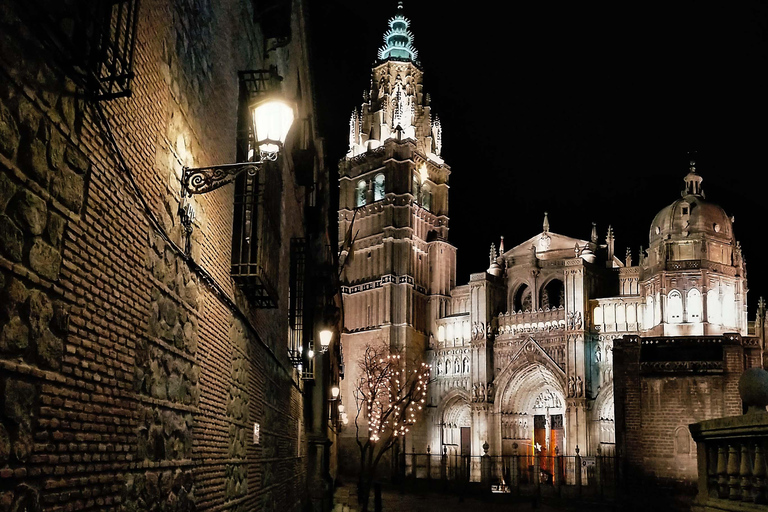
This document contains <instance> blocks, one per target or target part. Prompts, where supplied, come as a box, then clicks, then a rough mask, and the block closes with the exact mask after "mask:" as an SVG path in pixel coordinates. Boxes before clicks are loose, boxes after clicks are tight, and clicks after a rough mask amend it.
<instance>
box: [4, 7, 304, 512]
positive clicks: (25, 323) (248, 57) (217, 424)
mask: <svg viewBox="0 0 768 512" xmlns="http://www.w3.org/2000/svg"><path fill="white" fill-rule="evenodd" d="M193 4H194V5H196V6H197V8H200V9H201V11H200V12H202V13H208V14H211V16H202V15H200V16H194V15H193V12H192V11H188V10H185V9H189V8H191V6H193ZM248 5H249V3H248V2H237V1H228V2H222V3H220V4H215V8H216V9H217V12H216V13H213V12H211V9H213V8H214V7H213V6H212V5H211V4H209V3H208V2H205V1H204V0H199V1H195V2H186V3H179V2H169V1H165V0H145V1H143V2H142V7H141V16H140V21H139V27H138V36H137V37H138V43H137V49H136V60H135V71H136V79H135V80H134V84H133V92H134V94H133V96H132V97H131V98H124V99H118V100H115V101H112V102H109V103H104V104H102V107H103V108H104V110H105V117H106V118H107V119H108V122H109V125H110V127H111V129H112V131H113V133H114V136H115V139H116V141H117V143H118V145H119V146H120V149H121V150H122V152H123V155H124V157H125V159H126V163H127V166H128V168H129V169H130V171H131V173H132V174H133V176H134V178H135V181H136V185H137V187H138V191H139V193H140V194H141V196H143V198H144V199H145V200H146V202H147V204H148V206H149V209H150V211H151V212H152V213H153V215H154V216H156V217H157V218H158V219H159V223H160V228H161V229H160V230H159V231H158V230H156V229H155V228H154V226H153V223H152V222H151V221H150V218H149V217H148V216H147V214H146V212H145V211H144V207H143V204H142V203H141V201H140V200H139V197H138V196H137V194H136V192H135V191H134V190H133V189H132V187H131V186H130V184H129V182H128V181H127V179H126V178H127V177H126V175H125V172H124V170H123V169H122V168H121V165H120V163H119V161H118V160H117V159H116V154H115V151H114V148H113V147H111V145H110V143H109V141H108V139H107V137H106V133H105V127H104V126H103V125H102V124H101V122H100V120H99V116H98V113H97V112H96V110H95V109H94V106H93V105H92V104H90V103H89V102H87V101H85V100H84V99H82V97H81V96H79V93H80V92H82V91H79V90H78V89H77V88H76V87H75V85H74V83H73V82H72V81H71V80H70V79H68V78H67V77H66V75H65V74H64V73H62V71H61V70H60V69H58V68H57V67H56V66H55V64H54V63H52V62H48V61H46V54H45V52H44V51H41V48H40V46H39V44H38V38H37V37H36V36H35V34H34V33H32V32H30V31H29V30H28V29H26V28H25V25H24V24H23V23H21V22H19V19H18V17H19V12H18V11H17V10H18V9H20V8H22V7H21V4H20V3H16V2H8V3H6V4H4V5H3V6H0V77H2V78H1V79H0V241H1V242H2V243H0V297H2V300H0V370H1V371H0V406H1V407H0V508H2V507H3V506H6V505H8V506H11V504H12V505H13V506H17V507H21V506H22V505H26V506H27V507H28V508H27V509H28V510H43V509H44V510H72V509H77V510H115V509H124V510H154V509H159V507H161V506H162V507H163V509H164V510H188V509H190V508H191V507H195V508H196V509H198V510H251V509H256V508H259V509H264V510H268V509H274V507H275V504H276V503H281V504H283V505H281V510H291V509H296V508H298V506H299V503H300V501H301V500H302V497H303V484H304V482H305V481H306V467H305V464H304V459H303V457H304V451H303V449H302V448H301V443H302V442H303V434H302V433H301V429H302V422H301V417H302V413H303V401H302V397H301V393H300V388H299V386H298V385H297V384H296V383H295V382H292V379H291V375H290V372H291V370H289V368H290V367H289V365H288V364H287V361H286V358H285V354H284V347H285V334H286V332H287V326H286V324H285V318H286V314H285V311H286V304H287V295H288V294H287V278H284V279H283V280H282V281H281V282H280V283H279V290H280V291H281V307H280V308H279V309H278V310H275V311H271V312H268V313H261V312H257V313H255V314H251V315H250V319H251V323H250V325H246V324H243V322H242V319H241V318H240V317H238V315H234V314H233V312H232V310H231V308H230V307H228V306H227V305H226V304H223V303H222V301H221V300H220V298H219V297H218V296H217V295H216V294H214V293H212V291H211V289H210V288H208V287H206V286H204V284H203V283H201V280H200V278H199V276H198V275H197V273H196V272H195V271H194V267H190V266H189V265H188V263H187V262H186V261H185V260H184V258H183V257H182V256H181V255H180V254H178V252H177V251H176V250H175V248H174V247H173V246H172V245H171V244H169V243H168V241H167V240H165V239H164V238H163V236H161V233H162V232H163V231H164V232H165V233H167V234H168V236H169V237H170V239H171V240H173V241H174V242H175V243H176V244H178V245H181V242H182V240H181V232H180V229H179V225H178V220H177V217H176V209H177V207H178V187H179V183H178V180H179V176H180V166H181V163H180V160H181V162H183V163H187V164H190V165H191V164H198V165H203V164H211V163H219V162H231V161H234V150H235V145H234V141H235V126H236V123H235V121H234V118H235V115H236V106H237V105H236V101H237V78H236V71H237V70H239V69H245V68H253V67H259V66H260V65H261V63H260V62H259V60H258V59H259V58H260V54H259V52H257V51H256V50H255V48H256V47H258V46H257V45H253V42H254V41H255V40H258V39H259V35H258V29H257V28H256V29H249V30H240V29H235V28H233V27H237V26H238V24H240V23H241V22H240V21H238V20H249V19H251V18H252V13H250V12H249V7H248ZM219 9H220V11H219ZM245 25H248V23H247V22H246V23H245ZM240 28H241V29H242V28H243V27H240ZM224 29H227V30H224ZM196 34H197V35H196ZM238 34H239V36H238ZM201 39H207V40H210V41H211V45H210V46H208V45H205V44H203V45H198V44H197V43H199V42H200V40H201ZM190 48H191V49H190ZM198 49H199V50H200V51H201V52H202V53H201V54H200V55H197V56H196V57H194V58H192V57H191V55H193V54H194V52H196V51H198ZM234 57H236V59H233V58H234ZM185 59H186V60H185ZM206 59H207V61H208V63H209V65H210V70H209V71H208V72H207V73H203V72H202V71H201V70H200V69H198V68H197V67H195V66H196V65H198V64H199V63H200V61H201V60H203V61H204V60H206ZM237 59H240V60H237ZM195 63H197V64H195ZM201 74H202V75H205V78H204V79H201V80H198V79H197V77H198V76H201ZM198 82H200V83H198ZM182 141H183V142H182ZM185 151H186V153H187V154H186V155H185ZM190 155H192V156H190ZM283 172H287V171H286V170H285V168H283ZM290 183H291V182H288V185H290ZM232 193H233V192H232V187H231V186H229V187H225V188H223V189H221V190H219V191H216V192H215V193H212V194H210V195H208V196H200V197H199V198H196V201H197V205H198V206H199V213H200V215H199V217H198V222H196V225H195V231H196V235H195V236H196V239H195V244H194V251H193V255H194V257H195V261H197V262H198V264H199V265H200V266H202V267H203V268H205V269H206V270H207V271H208V272H209V273H210V274H211V275H212V276H213V277H214V279H215V280H216V282H217V283H219V284H220V285H221V287H222V289H223V291H224V292H225V293H227V294H228V295H230V296H233V295H235V290H234V288H233V286H232V282H231V279H230V277H229V244H230V242H229V241H230V240H231V230H232V207H231V201H232ZM297 197H301V195H300V194H297V193H294V191H293V190H290V194H289V193H286V194H285V198H284V203H285V204H284V210H285V211H287V212H289V215H287V216H286V220H285V224H284V226H283V234H284V238H283V244H282V247H281V257H282V258H283V259H285V258H287V256H288V245H289V244H288V241H289V239H290V236H298V235H300V234H301V233H302V226H301V214H300V212H301V211H302V206H301V203H300V199H297ZM296 212H298V213H296ZM240 305H241V306H243V307H244V306H246V304H245V303H242V302H241V303H240ZM253 326H255V327H256V329H259V330H261V332H260V334H261V335H262V336H261V339H259V337H258V335H257V334H256V333H255V332H254V331H253ZM267 346H269V347H272V351H270V350H269V349H267ZM254 422H260V423H261V427H262V428H261V445H259V446H255V445H253V444H252V442H251V441H250V440H251V436H252V431H253V423H254Z"/></svg>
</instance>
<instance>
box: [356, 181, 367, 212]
mask: <svg viewBox="0 0 768 512" xmlns="http://www.w3.org/2000/svg"><path fill="white" fill-rule="evenodd" d="M367 192H368V186H367V185H366V184H365V180H360V181H359V182H357V190H356V191H355V193H356V198H355V206H365V200H366V197H365V196H366V195H367Z"/></svg>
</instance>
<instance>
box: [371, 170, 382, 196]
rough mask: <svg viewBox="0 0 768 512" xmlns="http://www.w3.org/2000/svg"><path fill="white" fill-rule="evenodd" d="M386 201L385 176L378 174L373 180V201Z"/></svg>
mask: <svg viewBox="0 0 768 512" xmlns="http://www.w3.org/2000/svg"><path fill="white" fill-rule="evenodd" d="M382 199H384V175H383V174H377V175H376V177H375V178H374V179H373V200H374V201H381V200H382Z"/></svg>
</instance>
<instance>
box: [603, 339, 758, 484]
mask: <svg viewBox="0 0 768 512" xmlns="http://www.w3.org/2000/svg"><path fill="white" fill-rule="evenodd" d="M628 338H629V339H628ZM632 339H633V338H631V337H625V338H624V339H621V340H617V342H616V344H615V346H614V372H615V375H616V379H615V380H614V390H615V409H616V443H617V446H618V447H619V453H620V455H621V456H622V457H624V458H625V462H626V468H627V470H628V475H629V476H630V481H633V482H642V481H644V480H643V479H644V478H646V477H653V478H655V479H659V480H669V481H677V482H686V483H689V484H691V485H692V484H693V482H695V480H696V475H697V462H696V445H695V443H693V441H692V439H691V438H690V434H689V431H688V425H689V424H692V423H696V422H699V421H703V420H705V419H712V418H720V417H724V416H734V415H739V414H741V413H742V409H741V408H742V404H741V399H740V397H739V391H738V382H739V378H740V377H741V374H742V373H743V371H744V370H745V365H748V364H752V363H755V362H759V357H755V351H756V350H759V349H753V348H751V347H750V346H748V345H747V344H741V343H739V342H736V343H733V342H731V341H729V340H726V339H725V338H724V339H723V340H722V344H723V345H722V347H723V362H722V371H721V372H717V373H704V372H702V373H692V372H686V371H674V372H664V373H660V372H655V373H648V372H644V371H643V369H642V367H641V352H640V344H639V343H638V342H637V341H634V342H633V341H631V340H632ZM671 342H673V340H672V341H671ZM690 350H696V348H694V347H691V348H690Z"/></svg>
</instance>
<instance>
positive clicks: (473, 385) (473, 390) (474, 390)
mask: <svg viewBox="0 0 768 512" xmlns="http://www.w3.org/2000/svg"><path fill="white" fill-rule="evenodd" d="M477 393H478V392H477V384H472V401H473V402H477V400H478V394H477Z"/></svg>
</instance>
